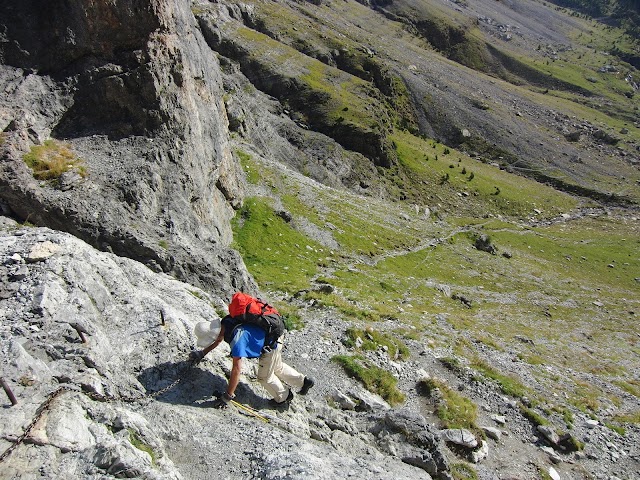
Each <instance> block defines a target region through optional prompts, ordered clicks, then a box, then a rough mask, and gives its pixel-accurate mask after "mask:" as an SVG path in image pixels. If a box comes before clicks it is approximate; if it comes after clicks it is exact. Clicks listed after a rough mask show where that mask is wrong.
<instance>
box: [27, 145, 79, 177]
mask: <svg viewBox="0 0 640 480" xmlns="http://www.w3.org/2000/svg"><path fill="white" fill-rule="evenodd" d="M22 158H23V160H24V162H25V163H26V164H27V166H28V167H29V168H31V170H33V176H34V177H35V178H36V179H38V180H55V179H57V178H60V175H62V174H63V173H64V172H67V171H69V170H76V171H77V172H78V173H79V174H80V175H81V176H82V177H85V176H86V174H87V171H86V168H85V167H84V162H83V161H82V160H81V159H80V158H78V157H77V156H76V154H75V153H73V151H71V148H70V146H69V145H68V144H66V143H63V142H59V141H57V140H47V141H45V142H44V144H43V145H34V146H33V147H31V151H30V152H29V153H26V154H25V155H24V156H23V157H22Z"/></svg>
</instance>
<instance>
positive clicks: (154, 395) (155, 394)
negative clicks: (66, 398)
mask: <svg viewBox="0 0 640 480" xmlns="http://www.w3.org/2000/svg"><path fill="white" fill-rule="evenodd" d="M195 365H196V363H195V362H190V363H189V365H188V366H187V368H185V369H184V370H183V371H182V372H181V375H179V376H178V378H177V379H176V380H174V381H173V382H171V383H170V384H169V385H167V386H166V387H164V388H162V389H160V390H158V391H156V392H153V393H148V394H147V393H142V394H140V395H137V396H135V397H126V396H120V397H110V396H106V395H101V394H99V393H95V392H80V391H79V390H76V389H74V388H72V387H69V386H62V387H60V388H58V389H57V390H54V391H53V393H51V394H50V395H49V398H47V399H46V400H45V401H44V403H43V404H42V405H40V406H39V407H38V409H37V410H36V416H35V417H34V419H33V420H31V423H30V424H29V425H28V426H27V428H25V430H24V432H23V433H22V435H20V436H19V437H18V438H17V439H16V440H15V442H14V443H13V445H11V446H10V447H9V448H7V449H6V450H5V451H4V452H3V453H2V455H0V462H3V461H4V460H5V459H6V458H7V457H8V456H9V455H11V452H13V451H14V450H15V449H16V448H17V447H18V446H19V445H20V444H22V443H23V442H24V441H25V439H26V438H27V437H28V436H29V434H30V433H31V430H33V427H35V426H36V424H37V423H38V420H40V419H41V418H42V416H43V415H44V414H45V413H46V412H47V410H49V408H50V407H51V404H52V403H53V401H54V400H55V399H56V398H58V397H59V396H60V395H61V394H62V393H64V392H78V393H83V394H84V395H86V396H87V397H89V398H91V399H92V400H97V401H99V402H117V401H121V402H125V403H133V402H137V401H139V400H141V399H143V398H148V399H150V400H151V399H154V398H157V397H159V396H160V395H162V394H164V393H167V392H168V391H169V390H171V389H172V388H175V387H176V386H177V385H178V384H179V383H180V382H181V381H183V380H184V379H185V378H186V377H185V376H183V375H182V374H184V373H186V372H187V371H189V370H191V367H193V366H195Z"/></svg>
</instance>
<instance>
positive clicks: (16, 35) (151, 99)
mask: <svg viewBox="0 0 640 480" xmlns="http://www.w3.org/2000/svg"><path fill="white" fill-rule="evenodd" d="M3 10H4V11H3V12H2V13H3V14H2V20H1V21H2V23H3V30H4V31H5V32H6V33H5V37H4V41H3V43H2V44H0V56H1V57H2V59H3V63H4V64H5V65H4V66H2V68H1V70H0V85H2V89H3V91H4V92H6V93H7V94H8V95H4V96H3V97H2V100H1V101H0V122H1V124H0V128H2V130H4V132H5V133H4V134H3V142H2V143H3V145H2V146H1V149H2V152H1V154H2V162H1V164H0V188H1V191H2V193H1V196H2V199H3V200H4V202H5V204H6V205H7V206H8V207H9V208H10V210H11V211H12V213H13V215H14V216H16V217H17V218H20V219H22V220H28V221H29V222H31V223H35V224H38V225H47V226H50V227H53V228H56V229H60V230H65V231H69V232H71V233H73V234H74V235H77V236H78V237H80V238H83V239H85V240H86V241H88V242H89V243H91V244H92V245H94V246H96V247H98V248H101V249H109V250H111V251H113V252H115V253H117V254H119V255H123V256H128V257H131V258H135V259H138V260H140V261H142V262H145V263H147V264H148V265H149V266H151V267H153V268H155V269H156V270H162V271H165V272H172V273H173V274H175V275H176V276H178V277H179V278H182V279H185V280H188V281H190V282H191V283H194V284H197V285H201V286H203V287H206V288H208V289H210V290H214V291H219V292H224V291H229V290H231V289H235V288H246V289H249V290H251V289H252V288H254V285H253V282H252V280H251V279H250V278H249V276H248V274H247V273H246V271H245V269H244V267H243V264H242V260H241V259H240V257H239V256H238V255H237V254H236V253H235V252H234V251H233V250H230V249H229V244H230V243H231V237H232V234H231V229H230V219H231V217H232V216H233V214H234V212H233V209H234V208H236V207H238V206H239V205H240V204H241V202H242V198H243V186H242V176H241V172H240V171H239V167H238V165H237V163H236V162H235V161H234V159H233V154H232V151H231V148H230V146H229V138H228V122H227V118H226V113H225V108H224V104H223V101H222V97H223V95H222V81H221V77H220V68H219V64H218V61H217V59H216V57H215V55H214V54H213V52H211V50H210V49H209V48H208V46H207V45H206V42H205V41H204V39H203V38H202V36H201V35H200V33H199V31H198V29H197V27H196V26H195V20H194V18H193V15H192V13H191V11H190V10H189V7H188V5H187V4H185V3H183V2H173V1H170V0H157V1H154V2H141V1H136V0H129V1H126V0H125V1H118V2H112V3H109V4H104V3H95V2H88V1H87V2H75V3H74V4H73V5H71V4H69V5H65V6H60V5H55V6H54V5H53V4H50V3H48V2H39V1H29V2H22V3H20V4H16V5H12V6H5V7H3ZM34 30H37V31H38V32H39V35H37V36H34V35H32V32H33V31H34ZM48 138H56V139H61V140H65V141H66V142H68V143H69V144H70V146H71V149H72V150H73V151H74V152H75V154H76V155H77V156H78V157H80V158H82V159H83V160H84V162H85V165H86V171H87V175H86V178H85V179H84V180H83V181H79V180H78V179H76V181H74V182H67V183H66V184H65V188H64V191H62V190H60V189H56V188H54V186H53V185H52V184H50V183H43V182H39V181H36V180H35V179H34V178H33V177H32V176H31V172H30V170H29V169H28V168H27V166H26V165H25V163H24V162H23V160H22V157H23V155H24V154H25V153H26V152H28V151H29V150H30V148H31V147H32V146H33V145H36V144H41V143H42V142H43V141H44V140H46V139H48Z"/></svg>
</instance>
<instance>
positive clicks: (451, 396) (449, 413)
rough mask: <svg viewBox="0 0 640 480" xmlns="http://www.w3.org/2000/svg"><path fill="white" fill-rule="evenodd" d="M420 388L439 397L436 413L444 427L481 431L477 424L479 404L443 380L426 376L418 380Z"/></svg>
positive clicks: (431, 395)
mask: <svg viewBox="0 0 640 480" xmlns="http://www.w3.org/2000/svg"><path fill="white" fill-rule="evenodd" d="M418 388H419V389H420V390H421V391H423V392H425V394H426V395H427V396H428V397H430V398H432V397H436V398H438V402H437V405H436V410H435V414H436V416H437V417H438V418H439V419H440V421H441V422H442V427H443V428H465V429H467V430H471V431H473V432H477V433H479V432H480V429H479V428H478V426H477V425H476V421H477V419H478V406H477V405H476V404H475V403H473V402H472V401H471V400H470V399H469V398H467V397H465V396H463V395H461V394H459V393H458V392H456V391H455V390H452V389H451V388H450V387H449V386H448V385H447V384H446V383H444V382H443V381H440V380H437V379H435V378H425V379H422V380H420V381H419V382H418Z"/></svg>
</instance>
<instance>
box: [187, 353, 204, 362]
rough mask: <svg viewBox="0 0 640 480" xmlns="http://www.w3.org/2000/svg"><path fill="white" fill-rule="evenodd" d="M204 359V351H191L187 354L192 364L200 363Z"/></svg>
mask: <svg viewBox="0 0 640 480" xmlns="http://www.w3.org/2000/svg"><path fill="white" fill-rule="evenodd" d="M203 358H204V350H192V351H191V353H190V354H189V360H190V361H191V362H192V363H194V364H195V363H200V362H201V361H202V359H203Z"/></svg>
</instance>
